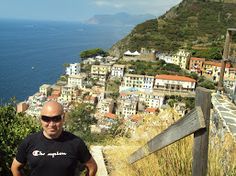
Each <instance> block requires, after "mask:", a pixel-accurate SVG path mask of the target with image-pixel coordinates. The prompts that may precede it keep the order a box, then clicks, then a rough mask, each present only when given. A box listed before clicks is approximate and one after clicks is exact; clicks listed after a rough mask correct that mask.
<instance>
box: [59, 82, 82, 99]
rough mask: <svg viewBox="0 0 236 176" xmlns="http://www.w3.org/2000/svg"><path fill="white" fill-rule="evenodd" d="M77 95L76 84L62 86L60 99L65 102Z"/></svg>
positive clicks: (75, 97)
mask: <svg viewBox="0 0 236 176" xmlns="http://www.w3.org/2000/svg"><path fill="white" fill-rule="evenodd" d="M78 95H79V91H78V88H77V87H76V86H71V85H66V86H63V87H62V91H61V99H62V100H63V101H66V102H72V101H76V100H77V97H78Z"/></svg>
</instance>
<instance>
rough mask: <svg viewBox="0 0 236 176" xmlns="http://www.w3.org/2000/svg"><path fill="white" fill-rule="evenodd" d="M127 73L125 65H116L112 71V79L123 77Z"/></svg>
mask: <svg viewBox="0 0 236 176" xmlns="http://www.w3.org/2000/svg"><path fill="white" fill-rule="evenodd" d="M124 72H125V65H119V64H114V65H113V66H112V69H111V76H112V77H119V78H121V77H123V76H124Z"/></svg>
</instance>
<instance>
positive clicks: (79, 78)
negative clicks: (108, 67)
mask: <svg viewBox="0 0 236 176" xmlns="http://www.w3.org/2000/svg"><path fill="white" fill-rule="evenodd" d="M86 77H87V75H86V74H82V73H80V74H78V75H70V76H69V77H68V85H69V86H77V87H78V88H83V87H84V84H85V78H86Z"/></svg>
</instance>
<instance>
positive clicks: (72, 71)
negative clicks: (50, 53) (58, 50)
mask: <svg viewBox="0 0 236 176" xmlns="http://www.w3.org/2000/svg"><path fill="white" fill-rule="evenodd" d="M79 73H80V63H74V64H69V66H68V67H66V74H67V75H78V74H79Z"/></svg>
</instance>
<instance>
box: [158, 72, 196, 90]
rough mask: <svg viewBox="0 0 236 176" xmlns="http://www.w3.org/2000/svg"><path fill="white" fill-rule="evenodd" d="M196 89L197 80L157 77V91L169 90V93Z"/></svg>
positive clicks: (175, 76) (171, 76)
mask: <svg viewBox="0 0 236 176" xmlns="http://www.w3.org/2000/svg"><path fill="white" fill-rule="evenodd" d="M195 87H196V80H194V79H192V78H189V77H185V76H177V75H156V77H155V85H154V88H155V89H161V90H169V91H194V90H195Z"/></svg>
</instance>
